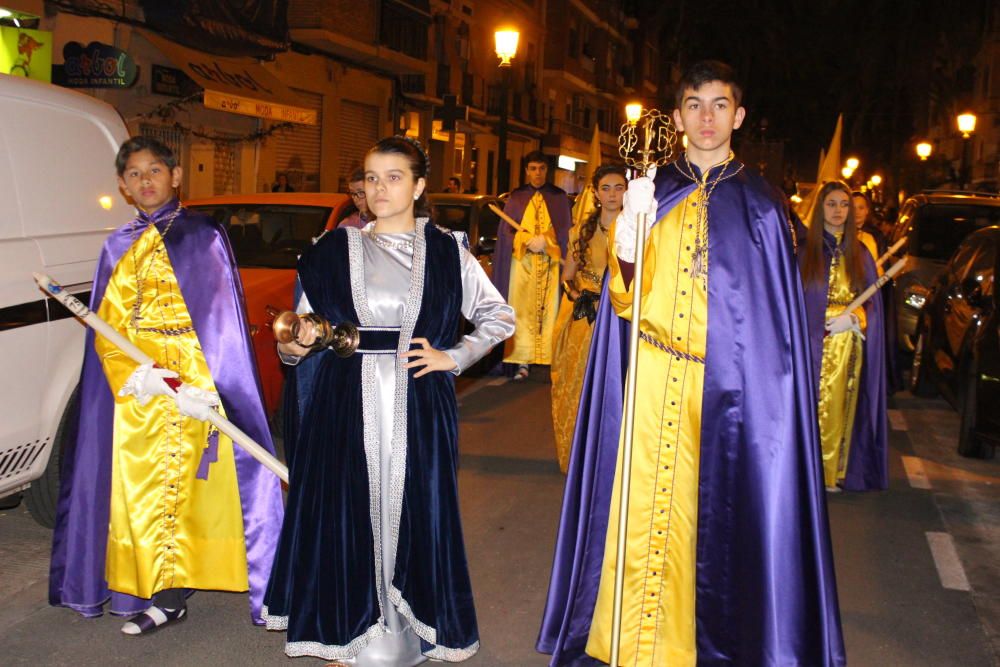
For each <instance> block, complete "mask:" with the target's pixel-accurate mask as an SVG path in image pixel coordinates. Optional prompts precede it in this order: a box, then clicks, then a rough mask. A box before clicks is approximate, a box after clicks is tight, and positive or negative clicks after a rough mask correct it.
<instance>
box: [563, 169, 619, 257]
mask: <svg viewBox="0 0 1000 667" xmlns="http://www.w3.org/2000/svg"><path fill="white" fill-rule="evenodd" d="M611 174H618V175H619V176H621V177H622V179H623V180H624V181H625V182H626V183H627V182H628V177H627V176H626V175H625V165H623V164H602V165H601V166H600V167H598V168H597V169H595V170H594V175H593V176H592V177H591V179H590V184H591V185H592V186H593V187H594V202H595V203H596V204H597V206H596V207H594V210H593V211H592V212H591V214H590V215H588V216H587V219H586V220H584V221H583V223H582V224H581V225H580V235H579V236H578V237H577V239H576V243H574V244H573V259H574V261H576V268H577V271H580V270H582V269H584V268H585V267H586V266H587V258H588V256H587V250H588V248H589V247H590V240H591V239H592V238H594V232H596V231H597V225H598V223H599V222H600V221H601V203H600V199H598V197H597V187H598V185H599V184H600V182H601V179H602V178H604V177H605V176H609V175H611Z"/></svg>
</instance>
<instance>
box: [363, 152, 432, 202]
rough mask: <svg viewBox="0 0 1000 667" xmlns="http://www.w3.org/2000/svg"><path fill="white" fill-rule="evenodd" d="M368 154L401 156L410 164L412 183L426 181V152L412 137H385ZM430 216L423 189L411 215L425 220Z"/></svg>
mask: <svg viewBox="0 0 1000 667" xmlns="http://www.w3.org/2000/svg"><path fill="white" fill-rule="evenodd" d="M368 153H369V154H371V153H381V154H383V155H386V154H389V155H402V156H403V157H405V158H406V160H407V162H409V163H410V173H412V174H413V180H414V182H416V181H417V180H418V179H421V178H423V179H424V180H425V181H426V179H427V177H428V176H430V173H431V161H430V159H429V158H428V157H427V152H426V151H425V150H424V147H423V146H421V145H420V142H419V141H417V140H416V139H414V138H412V137H407V136H402V135H396V136H392V137H386V138H385V139H381V140H379V141H378V142H376V143H375V145H374V146H372V147H371V148H369V149H368ZM430 214H431V207H430V203H429V202H428V201H427V188H426V187H425V188H424V191H423V192H421V193H420V197H418V198H417V200H416V201H415V202H413V215H414V217H417V218H426V217H430Z"/></svg>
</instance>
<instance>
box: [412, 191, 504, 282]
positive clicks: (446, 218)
mask: <svg viewBox="0 0 1000 667" xmlns="http://www.w3.org/2000/svg"><path fill="white" fill-rule="evenodd" d="M427 199H428V201H429V202H430V204H431V206H432V207H433V209H434V222H435V223H436V224H438V225H441V226H442V227H447V228H448V229H450V230H452V231H458V232H465V233H466V234H467V235H468V236H469V245H470V250H471V252H472V254H473V255H475V256H476V258H477V259H478V260H479V263H480V264H481V265H482V266H483V269H485V270H486V274H487V275H489V276H492V275H493V250H494V249H495V248H496V244H497V228H498V226H499V225H500V224H506V223H502V222H501V220H500V218H499V217H498V216H497V214H496V213H494V212H493V211H491V210H490V208H489V205H490V204H493V205H494V206H496V207H498V208H500V209H502V208H503V202H502V200H501V198H500V197H494V196H492V195H475V194H451V193H448V192H436V193H433V194H428V195H427Z"/></svg>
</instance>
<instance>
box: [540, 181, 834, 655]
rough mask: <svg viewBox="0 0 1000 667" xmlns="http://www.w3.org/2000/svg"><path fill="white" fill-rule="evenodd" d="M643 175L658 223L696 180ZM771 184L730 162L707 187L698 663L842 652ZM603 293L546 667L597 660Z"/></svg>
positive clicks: (608, 382)
mask: <svg viewBox="0 0 1000 667" xmlns="http://www.w3.org/2000/svg"><path fill="white" fill-rule="evenodd" d="M735 164H738V163H734V166H735ZM695 169H696V168H695ZM655 183H656V199H657V202H658V206H659V208H658V212H657V219H660V218H662V217H663V216H664V215H665V214H666V213H667V212H668V211H670V210H671V209H672V208H673V207H674V206H676V205H677V204H678V203H679V202H682V201H684V199H685V198H686V197H687V195H688V194H690V193H691V191H692V189H693V188H694V184H693V183H692V182H691V181H690V180H688V179H687V178H686V177H684V176H683V175H682V174H681V172H680V171H679V170H678V169H677V168H675V167H674V166H672V165H671V166H668V167H664V168H661V169H660V171H659V173H658V174H657V176H656V179H655ZM770 192H771V189H770V188H768V187H766V186H765V184H764V183H763V182H762V181H761V179H760V178H758V177H756V176H754V175H751V174H749V173H747V171H746V170H743V171H742V172H741V173H739V174H738V175H736V176H734V177H732V178H729V179H728V180H724V181H722V182H721V183H720V184H719V185H718V187H717V189H716V190H715V192H714V193H713V194H712V198H711V204H710V207H709V225H710V230H711V231H710V233H709V237H708V238H709V243H710V250H709V269H708V271H709V277H708V322H709V323H710V324H709V326H708V338H707V349H706V355H705V378H704V391H703V398H702V426H701V432H700V451H701V454H700V464H699V465H700V470H699V486H698V525H697V531H698V532H697V550H696V563H695V568H696V591H695V595H696V605H697V606H696V609H697V611H696V619H695V620H696V640H697V655H698V664H699V665H787V664H797V665H823V666H834V665H837V666H839V665H843V664H845V662H846V657H845V652H844V646H843V639H842V636H841V628H840V613H839V608H838V603H837V592H836V582H835V575H834V569H833V557H832V551H831V546H830V537H829V529H828V525H827V514H826V501H825V497H824V491H823V478H822V472H821V469H820V461H819V444H818V433H817V428H816V416H815V415H816V402H815V395H816V389H815V382H814V375H813V371H812V367H811V359H810V354H809V343H808V331H807V329H806V317H805V309H804V302H803V295H802V287H801V281H800V280H799V275H798V269H797V267H796V264H795V256H794V253H793V251H792V242H791V232H790V227H789V224H788V221H787V219H786V217H785V216H784V214H783V212H782V206H781V204H780V203H778V202H776V201H775V200H774V199H773V197H772V196H771V194H770ZM602 302H603V303H602V305H601V307H599V308H598V311H597V313H598V315H597V322H596V327H595V331H594V338H593V343H592V345H591V354H590V359H589V362H588V369H587V375H586V378H585V380H584V389H583V395H582V397H581V402H580V412H579V415H578V417H577V430H576V433H575V436H574V443H573V451H572V453H571V455H570V465H569V473H568V477H567V481H566V490H565V494H564V497H563V508H562V514H561V518H560V524H559V532H558V537H557V542H556V551H555V555H554V562H553V568H552V577H551V580H550V584H549V595H548V600H547V603H546V608H545V612H544V616H543V619H542V627H541V631H540V633H539V638H538V643H537V647H538V650H539V651H541V652H543V653H550V654H552V660H551V662H550V664H551V665H570V664H596V663H595V661H594V660H593V659H592V658H590V657H589V656H587V655H586V654H585V653H584V648H585V646H586V644H587V640H588V634H589V632H590V627H591V618H592V616H593V613H594V608H595V602H596V599H597V590H598V585H599V583H600V577H601V565H602V561H603V559H604V545H605V537H606V534H607V531H608V528H609V526H608V514H609V509H610V508H609V504H610V499H611V489H612V484H613V482H614V478H615V467H616V457H617V451H618V439H619V437H620V432H621V417H622V404H623V403H622V395H623V389H624V381H625V371H626V367H627V358H628V350H627V343H628V327H629V324H628V322H626V321H624V320H622V319H621V318H620V317H618V316H617V314H616V313H615V312H614V309H613V308H611V307H610V303H609V302H608V288H607V283H606V284H605V288H604V294H603V295H602ZM636 446H641V443H636ZM612 528H613V527H612Z"/></svg>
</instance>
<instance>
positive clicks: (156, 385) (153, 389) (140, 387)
mask: <svg viewBox="0 0 1000 667" xmlns="http://www.w3.org/2000/svg"><path fill="white" fill-rule="evenodd" d="M176 377H177V371H171V370H167V369H166V368H159V367H157V366H154V365H153V364H141V365H140V366H139V367H138V368H136V369H135V370H134V371H132V375H130V376H129V377H128V380H126V381H125V384H124V386H122V388H121V389H119V390H118V395H119V396H123V397H124V396H135V400H137V401H139V405H142V406H145V405H146V404H147V403H149V402H150V401H151V400H153V397H154V396H170V395H171V394H173V393H174V392H173V390H172V389H171V388H170V386H169V385H168V384H167V383H166V382H165V381H164V378H176Z"/></svg>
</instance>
